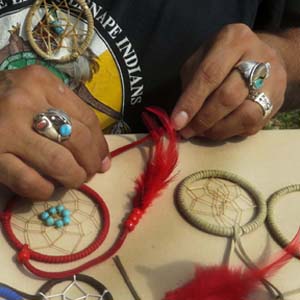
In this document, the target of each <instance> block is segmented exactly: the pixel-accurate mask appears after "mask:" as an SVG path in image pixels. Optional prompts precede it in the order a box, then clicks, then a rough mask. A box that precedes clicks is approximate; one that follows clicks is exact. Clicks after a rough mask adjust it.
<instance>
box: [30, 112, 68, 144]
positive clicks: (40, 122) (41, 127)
mask: <svg viewBox="0 0 300 300" xmlns="http://www.w3.org/2000/svg"><path fill="white" fill-rule="evenodd" d="M33 128H34V130H35V131H36V132H38V133H39V134H41V135H43V136H45V137H47V138H49V139H50V140H52V141H55V142H58V143H61V142H63V141H66V140H68V139H69V138H70V136H71V134H72V122H71V119H70V117H69V116H68V115H67V114H66V113H65V112H64V111H62V110H59V109H55V108H50V109H48V110H47V111H46V112H42V113H38V114H36V115H35V116H34V118H33Z"/></svg>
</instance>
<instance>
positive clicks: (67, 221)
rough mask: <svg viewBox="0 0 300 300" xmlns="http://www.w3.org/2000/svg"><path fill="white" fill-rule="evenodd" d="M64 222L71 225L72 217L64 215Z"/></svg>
mask: <svg viewBox="0 0 300 300" xmlns="http://www.w3.org/2000/svg"><path fill="white" fill-rule="evenodd" d="M63 222H64V225H69V224H70V223H71V218H70V217H64V218H63Z"/></svg>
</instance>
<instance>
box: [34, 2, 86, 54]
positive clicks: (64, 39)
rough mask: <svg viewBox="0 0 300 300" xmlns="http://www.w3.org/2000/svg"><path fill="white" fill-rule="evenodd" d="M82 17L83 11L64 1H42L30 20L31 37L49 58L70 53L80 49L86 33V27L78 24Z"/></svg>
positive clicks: (81, 23) (80, 23)
mask: <svg viewBox="0 0 300 300" xmlns="http://www.w3.org/2000/svg"><path fill="white" fill-rule="evenodd" d="M83 17H84V12H83V10H81V9H79V8H76V7H72V6H69V4H68V2H67V1H66V0H62V1H58V2H57V1H56V2H55V1H46V0H43V1H42V4H41V6H40V9H39V10H38V11H37V12H36V13H35V15H34V16H33V19H32V25H33V37H34V39H35V41H36V42H37V44H38V45H39V47H40V48H41V49H42V50H43V51H45V52H47V53H48V54H49V55H51V56H52V55H54V54H56V55H58V54H59V56H62V55H66V54H69V53H72V52H74V51H76V50H77V49H78V48H79V47H80V45H81V44H82V43H83V41H84V40H85V38H86V36H87V33H88V27H87V25H86V24H84V23H83V22H80V20H82V18H83ZM58 51H59V53H58Z"/></svg>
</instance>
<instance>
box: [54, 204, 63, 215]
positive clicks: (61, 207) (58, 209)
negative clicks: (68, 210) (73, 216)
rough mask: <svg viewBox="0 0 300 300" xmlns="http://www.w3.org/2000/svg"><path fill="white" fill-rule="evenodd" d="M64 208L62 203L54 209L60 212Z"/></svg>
mask: <svg viewBox="0 0 300 300" xmlns="http://www.w3.org/2000/svg"><path fill="white" fill-rule="evenodd" d="M64 209H65V207H64V206H63V205H62V204H60V205H57V206H56V210H57V212H58V213H59V214H61V213H62V212H63V211H64Z"/></svg>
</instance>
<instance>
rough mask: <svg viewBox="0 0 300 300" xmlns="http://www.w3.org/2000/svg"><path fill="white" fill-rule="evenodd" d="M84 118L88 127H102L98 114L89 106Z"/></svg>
mask: <svg viewBox="0 0 300 300" xmlns="http://www.w3.org/2000/svg"><path fill="white" fill-rule="evenodd" d="M83 119H84V121H85V123H86V125H87V126H88V127H90V128H93V127H99V128H100V125H99V120H98V118H97V116H96V114H95V113H94V111H93V110H92V109H90V108H89V107H87V109H86V110H85V113H84V116H83Z"/></svg>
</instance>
